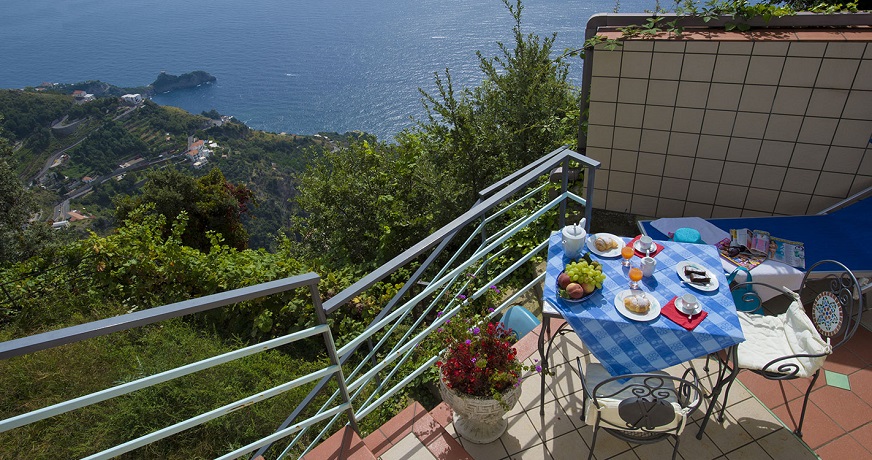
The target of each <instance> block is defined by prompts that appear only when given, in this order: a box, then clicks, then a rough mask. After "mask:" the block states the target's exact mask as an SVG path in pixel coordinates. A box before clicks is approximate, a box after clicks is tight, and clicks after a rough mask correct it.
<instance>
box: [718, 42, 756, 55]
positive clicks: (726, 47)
mask: <svg viewBox="0 0 872 460" xmlns="http://www.w3.org/2000/svg"><path fill="white" fill-rule="evenodd" d="M753 48H754V42H751V41H747V42H727V41H724V42H721V44H720V46H719V47H718V54H741V55H743V56H747V55H749V54H751V50H752V49H753Z"/></svg>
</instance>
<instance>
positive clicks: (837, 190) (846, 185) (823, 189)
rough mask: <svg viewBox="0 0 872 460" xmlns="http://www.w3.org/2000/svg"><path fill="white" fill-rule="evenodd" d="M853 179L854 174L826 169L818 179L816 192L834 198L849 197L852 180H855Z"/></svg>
mask: <svg viewBox="0 0 872 460" xmlns="http://www.w3.org/2000/svg"><path fill="white" fill-rule="evenodd" d="M853 180H854V175H853V174H842V173H834V172H826V171H824V172H822V173H821V175H820V178H819V179H818V183H817V187H815V189H814V194H815V195H820V196H829V197H834V198H847V197H848V193H849V192H850V191H851V182H853Z"/></svg>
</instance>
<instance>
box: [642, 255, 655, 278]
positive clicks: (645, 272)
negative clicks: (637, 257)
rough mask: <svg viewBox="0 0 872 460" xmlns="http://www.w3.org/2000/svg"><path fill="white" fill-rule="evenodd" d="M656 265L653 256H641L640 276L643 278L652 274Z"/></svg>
mask: <svg viewBox="0 0 872 460" xmlns="http://www.w3.org/2000/svg"><path fill="white" fill-rule="evenodd" d="M656 266H657V260H655V259H654V258H653V257H643V258H642V276H644V277H645V278H648V277H650V276H651V275H653V274H654V268H655V267H656Z"/></svg>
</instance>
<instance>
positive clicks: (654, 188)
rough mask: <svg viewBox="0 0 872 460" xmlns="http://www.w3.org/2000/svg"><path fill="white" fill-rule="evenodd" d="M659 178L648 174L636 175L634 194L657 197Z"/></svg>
mask: <svg viewBox="0 0 872 460" xmlns="http://www.w3.org/2000/svg"><path fill="white" fill-rule="evenodd" d="M660 181H661V178H660V176H652V175H648V174H636V182H635V184H634V185H633V193H634V194H637V195H638V194H640V193H641V194H642V195H648V196H655V197H656V196H658V195H659V194H660Z"/></svg>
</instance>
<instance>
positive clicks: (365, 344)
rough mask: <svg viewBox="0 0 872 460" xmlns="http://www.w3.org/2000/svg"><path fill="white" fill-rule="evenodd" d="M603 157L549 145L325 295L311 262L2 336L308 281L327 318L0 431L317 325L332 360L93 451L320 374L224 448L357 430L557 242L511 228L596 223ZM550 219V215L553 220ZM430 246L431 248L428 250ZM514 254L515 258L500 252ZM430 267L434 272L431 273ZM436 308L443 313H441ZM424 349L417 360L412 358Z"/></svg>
mask: <svg viewBox="0 0 872 460" xmlns="http://www.w3.org/2000/svg"><path fill="white" fill-rule="evenodd" d="M571 162H572V163H574V164H575V165H579V166H580V167H581V168H583V169H584V179H585V182H586V189H585V193H584V194H585V197H584V198H583V197H581V196H579V195H578V194H576V193H574V192H573V191H572V190H571V189H570V184H569V180H568V174H569V167H570V165H571ZM557 167H562V175H561V176H560V177H561V181H560V185H559V189H560V191H559V193H554V194H553V195H555V196H553V197H551V198H548V192H549V189H550V188H554V187H555V186H553V185H552V186H549V180H548V178H549V175H550V174H551V173H552V171H553V170H555V168H557ZM598 167H599V163H598V162H597V161H595V160H592V159H590V158H587V157H585V156H583V155H580V154H578V153H576V152H573V151H571V150H569V149H567V148H565V147H563V148H560V149H557V150H555V151H553V152H551V153H550V154H548V155H546V156H544V157H542V158H541V159H539V160H537V161H536V162H534V163H532V164H530V165H528V166H527V167H525V168H523V169H521V170H519V171H517V172H515V173H514V174H512V175H510V176H507V177H506V178H505V179H503V180H501V181H500V182H498V183H496V184H494V185H493V186H491V187H489V188H488V189H486V190H484V191H482V192H481V193H480V195H479V196H480V199H479V201H478V202H477V203H476V204H475V205H474V206H473V207H472V208H471V209H470V210H469V211H467V212H466V213H464V214H463V215H461V216H459V217H458V218H456V219H455V220H454V221H452V222H451V223H449V224H448V225H446V226H444V227H443V228H441V229H439V230H438V231H436V232H434V233H433V234H431V235H430V236H428V237H427V238H425V239H424V240H422V241H421V242H419V243H418V244H416V245H415V246H413V247H412V248H409V249H408V250H406V251H404V252H403V253H401V254H399V255H398V256H396V257H395V258H393V259H392V260H390V261H389V262H387V263H386V264H384V265H383V266H381V267H379V268H378V269H376V270H374V271H373V272H372V273H370V274H368V275H366V276H365V277H363V278H362V279H361V280H359V281H357V282H356V283H354V284H352V285H351V286H350V287H348V288H347V289H345V290H343V291H342V292H340V293H338V294H337V295H335V296H333V297H332V298H330V299H329V300H327V301H326V302H324V304H323V305H322V304H321V296H320V294H319V292H318V288H317V286H318V283H319V277H318V275H316V274H314V273H308V274H304V275H298V276H294V277H290V278H286V279H282V280H277V281H273V282H269V283H263V284H259V285H256V286H251V287H247V288H242V289H236V290H233V291H228V292H224V293H219V294H213V295H210V296H206V297H202V298H199V299H192V300H187V301H183V302H178V303H174V304H170V305H165V306H161V307H156V308H152V309H148V310H143V311H138V312H135V313H130V314H126V315H121V316H117V317H114V318H109V319H105V320H101V321H95V322H91V323H87V324H83V325H79V326H74V327H69V328H65V329H60V330H57V331H52V332H47V333H43V334H37V335H33V336H30V337H25V338H22V339H16V340H11V341H8V342H3V343H0V359H7V358H11V357H14V356H20V355H25V354H28V353H33V352H36V351H39V350H45V349H49V348H53V347H57V346H60V345H64V344H69V343H73V342H78V341H81V340H85V339H88V338H93V337H99V336H105V335H108V334H111V333H114V332H119V331H124V330H129V329H133V328H137V327H141V326H145V325H149V324H154V323H156V322H159V321H164V320H167V319H171V318H178V317H182V316H186V315H191V314H194V313H199V312H205V311H209V310H213V309H217V308H221V307H224V306H228V305H231V304H234V303H238V302H243V301H248V300H253V299H258V298H262V297H266V296H269V295H273V294H277V293H282V292H285V291H289V290H293V289H298V288H306V287H308V289H309V290H310V293H311V297H312V306H313V308H314V309H315V313H316V316H317V319H318V321H317V325H316V326H314V327H311V328H308V329H305V330H302V331H298V332H295V333H293V334H288V335H285V336H282V337H278V338H275V339H272V340H269V341H266V342H263V343H258V344H255V345H252V346H248V347H244V348H241V349H238V350H234V351H232V352H228V353H225V354H222V355H219V356H214V357H211V358H208V359H204V360H201V361H197V362H195V363H192V364H188V365H185V366H182V367H178V368H175V369H171V370H168V371H165V372H162V373H159V374H155V375H151V376H148V377H144V378H141V379H138V380H135V381H132V382H128V383H124V384H121V385H117V386H115V387H112V388H108V389H106V390H102V391H98V392H96V393H92V394H89V395H86V396H82V397H79V398H75V399H71V400H68V401H64V402H62V403H59V404H55V405H52V406H49V407H45V408H42V409H38V410H35V411H31V412H28V413H25V414H21V415H17V416H14V417H11V418H7V419H5V420H0V432H4V431H8V430H12V429H15V428H17V427H21V426H24V425H27V424H30V423H34V422H37V421H40V420H44V419H47V418H49V417H53V416H55V415H58V414H62V413H65V412H69V411H73V410H75V409H78V408H82V407H85V406H88V405H92V404H97V403H99V402H101V401H106V400H108V399H111V398H114V397H116V396H120V395H124V394H128V393H131V392H134V391H137V390H140V389H143V388H148V387H150V386H153V385H156V384H159V383H162V382H166V381H170V380H172V379H176V378H179V377H181V376H184V375H188V374H191V373H194V372H197V371H200V370H204V369H208V368H210V367H214V366H217V365H219V364H222V363H226V362H229V361H233V360H236V359H240V358H242V357H245V356H249V355H252V354H255V353H259V352H262V351H266V350H271V349H274V348H276V347H279V346H282V345H286V344H289V343H292V342H296V341H299V340H304V339H307V338H310V337H313V336H317V335H321V337H322V339H323V341H324V344H325V349H326V353H327V355H328V358H329V365H328V366H327V367H324V368H323V369H319V370H317V371H315V372H311V373H308V374H306V375H303V376H300V377H299V378H296V379H295V380H292V381H289V382H286V383H283V384H280V385H278V386H275V387H273V388H271V389H268V390H266V391H262V392H260V393H257V394H254V395H251V396H249V397H246V398H243V399H240V400H238V401H235V402H233V403H230V404H227V405H225V406H222V407H219V408H216V409H214V410H211V411H209V412H206V413H203V414H200V415H197V416H195V417H192V418H190V419H187V420H184V421H182V422H179V423H176V424H174V425H172V426H169V427H166V428H163V429H160V430H157V431H155V432H153V433H150V434H147V435H145V436H141V437H139V438H137V439H134V440H131V441H128V442H126V443H123V444H121V445H118V446H115V447H112V448H109V449H107V450H104V451H102V452H99V453H96V454H94V455H92V456H90V457H88V458H95V459H96V458H110V457H113V456H117V455H119V454H122V453H124V452H129V451H131V450H134V449H136V448H138V447H141V446H144V445H146V444H148V443H151V442H154V441H157V440H160V439H163V438H165V437H168V436H171V435H173V434H175V433H179V432H181V431H183V430H186V429H188V428H191V427H194V426H197V425H200V424H203V423H205V422H207V421H209V420H213V419H215V418H218V417H221V416H223V415H226V414H229V413H230V412H233V411H236V410H240V409H242V408H244V407H247V406H249V405H251V404H255V403H257V402H259V401H262V400H265V399H268V398H271V397H273V396H276V395H278V394H281V393H283V392H286V391H288V390H290V389H292V388H296V387H299V386H301V385H306V384H314V383H315V382H317V384H315V385H314V388H312V390H311V391H310V392H309V394H308V395H307V396H306V397H305V398H303V400H302V401H300V402H299V404H298V405H297V407H296V409H295V410H294V412H293V413H292V414H291V415H290V416H289V417H288V419H287V420H285V422H284V423H282V424H281V425H280V426H278V427H277V428H276V430H275V431H274V432H273V433H272V434H270V435H269V436H267V437H264V438H262V439H260V440H258V441H255V442H252V443H250V444H248V445H245V446H243V447H240V448H238V449H236V450H234V451H232V452H229V453H227V454H226V455H224V456H222V457H221V458H222V459H223V458H237V457H239V456H243V455H246V454H249V453H252V452H254V451H256V453H255V455H259V454H262V453H264V452H266V451H267V449H268V448H270V447H273V449H274V450H277V449H275V446H274V443H276V442H277V441H280V440H283V439H284V438H287V437H289V436H291V435H294V434H296V436H295V437H294V438H293V439H292V440H291V441H290V442H289V443H288V444H287V446H285V447H284V448H282V451H281V453H280V454H278V457H279V458H283V457H285V456H287V455H289V454H290V453H291V452H292V451H293V452H294V454H295V455H296V454H299V455H304V454H305V453H306V452H308V451H310V450H311V449H312V448H313V447H314V446H315V445H317V443H318V442H320V440H322V439H324V437H325V436H327V435H328V434H329V433H330V432H332V431H335V429H336V423H337V422H338V421H340V420H342V419H344V422H343V424H344V423H348V424H349V425H350V426H351V427H352V428H353V429H355V430H356V431H359V429H358V426H357V422H358V420H360V419H363V418H364V417H367V416H368V415H370V414H372V413H373V412H374V411H375V410H376V409H377V408H379V406H381V405H382V404H384V403H385V402H386V401H389V400H391V398H394V397H396V396H397V395H399V394H401V392H402V391H403V389H404V388H405V387H406V386H408V385H409V384H410V383H412V382H414V381H415V380H416V379H419V378H420V377H421V376H422V375H423V374H424V373H425V372H427V370H429V369H432V367H433V364H434V363H435V361H436V360H437V356H431V357H424V358H423V359H421V357H420V356H417V357H415V351H416V349H417V347H418V346H419V345H421V344H422V343H424V341H425V340H426V339H427V338H428V337H429V336H430V335H431V334H432V333H433V332H434V331H436V330H437V329H438V328H439V327H441V326H442V325H444V324H445V323H446V322H447V321H449V320H450V319H451V318H452V317H454V316H455V315H456V314H457V313H458V312H460V311H461V309H462V308H463V307H464V306H465V305H466V304H468V303H469V302H470V301H472V300H474V299H476V298H478V297H480V296H482V295H484V294H485V293H486V292H487V291H488V289H489V288H490V286H492V285H496V284H498V283H500V282H502V281H504V280H505V279H506V278H508V277H509V276H511V275H512V274H513V273H514V272H515V271H516V270H517V269H518V268H520V267H522V266H524V265H525V264H527V263H528V262H530V261H531V260H533V259H534V258H535V257H537V255H538V256H544V253H545V251H546V249H547V236H545V237H543V238H542V241H541V243H539V244H536V245H534V246H533V247H531V248H530V249H529V250H527V251H526V252H523V253H518V251H514V252H512V251H511V250H510V249H511V242H512V241H513V237H515V236H516V235H518V233H519V232H522V231H525V229H530V228H538V229H540V230H543V229H544V231H546V232H547V230H548V229H554V228H559V227H562V226H563V225H564V220H565V216H566V210H567V203H568V202H570V201H572V202H576V203H578V204H579V205H580V206H583V207H584V212H585V215H586V216H587V222H588V223H589V222H590V221H591V219H590V217H591V210H592V207H591V205H590V201H589V200H590V199H591V197H592V195H593V184H594V175H595V172H596V169H597V168H598ZM543 219H545V220H547V221H546V222H543ZM548 219H551V220H548ZM588 225H589V224H588ZM494 226H499V228H497V229H495V230H493V231H492V232H491V233H490V234H489V233H488V231H487V230H488V229H489V228H490V227H494ZM458 236H463V237H465V239H464V241H463V242H462V243H460V244H456V248H452V249H453V250H452V251H451V252H450V253H449V252H448V251H447V249H448V248H449V246H451V243H452V241H453V240H454V239H455V238H457V237H458ZM424 254H427V256H426V258H424V260H423V261H422V260H421V259H422V257H423V256H424ZM506 257H509V258H510V260H502V259H505V258H506ZM543 258H544V257H543ZM497 261H499V263H497ZM412 263H415V264H418V263H420V265H419V266H418V267H417V269H416V270H415V272H414V274H413V275H412V276H410V277H409V278H408V279H407V280H405V281H404V283H403V285H402V287H401V288H399V289H398V292H397V293H396V294H395V295H394V296H393V297H392V298H391V300H390V301H388V302H387V303H386V304H385V305H384V307H383V308H382V310H381V311H380V312H379V313H378V314H377V315H376V316H375V318H374V320H373V321H372V323H371V324H370V325H369V326H368V327H367V328H366V329H365V330H364V331H363V332H362V333H361V334H359V335H357V336H356V337H354V338H352V339H350V340H349V341H348V343H345V344H341V345H340V346H339V348H338V349H337V348H336V345H335V344H334V341H333V340H334V339H333V333H332V331H331V329H330V327H329V325H328V321H327V318H328V315H330V314H331V313H332V312H335V311H336V310H337V309H339V308H341V307H343V306H344V305H346V304H348V303H349V302H350V301H352V299H354V298H355V297H357V296H359V295H362V294H364V293H365V292H366V291H367V290H368V289H370V288H371V287H373V286H374V285H376V284H377V283H379V282H382V281H384V280H386V279H388V278H390V277H394V276H396V275H397V273H398V272H399V271H400V270H401V269H407V268H408V267H409V266H410V264H412ZM494 269H495V270H494ZM491 271H493V273H492V274H491V273H490V272H491ZM543 277H544V275H540V276H538V277H533V279H531V280H529V281H528V282H527V283H526V284H525V285H524V286H523V287H522V288H520V289H519V290H518V291H517V292H515V293H514V294H513V295H512V296H510V297H509V298H507V299H505V300H504V301H503V302H502V304H501V305H499V306H498V307H497V308H495V309H494V311H493V312H490V313H489V317H490V318H493V317H496V316H497V315H499V314H500V313H501V312H502V311H503V310H504V309H505V308H507V307H508V306H509V305H511V304H512V303H513V302H515V301H516V299H517V298H518V297H519V296H521V295H523V294H524V293H525V292H527V291H529V290H530V289H533V288H534V287H535V286H536V285H537V284H539V283H541V281H542V278H543ZM425 278H426V282H422V280H423V279H425ZM392 282H395V280H392ZM459 293H467V294H468V297H467V298H466V299H465V300H463V299H461V298H459V296H458V294H459ZM437 310H438V311H441V312H442V314H440V315H436V314H435V313H436V311H437ZM352 357H353V359H352ZM416 358H417V359H418V361H415V362H413V360H414V359H416ZM343 367H348V368H349V369H351V370H350V372H347V373H346V372H345V371H344V370H343ZM352 367H353V368H352ZM331 379H333V380H335V382H336V389H335V390H334V391H332V393H331V394H330V396H329V398H327V400H326V402H324V403H323V404H322V405H321V406H320V407H318V409H317V410H316V411H314V412H315V413H314V415H310V416H309V417H308V418H306V419H304V420H298V419H299V418H301V417H302V414H303V413H304V412H306V413H308V414H311V413H312V411H313V410H312V409H310V408H309V406H310V405H312V404H313V402H314V401H315V400H316V396H318V395H321V394H324V389H325V388H326V386H327V383H328V382H329V381H330V380H331ZM343 415H344V417H343ZM319 427H320V428H321V430H320V432H318V433H317V435H312V434H311V433H308V432H309V431H310V430H312V429H313V428H315V429H317V428H319ZM306 436H308V437H309V438H310V439H313V441H311V442H310V443H309V444H308V445H305V446H304V445H303V444H301V443H302V441H303V440H304V439H306ZM286 442H287V441H286ZM274 450H271V452H272V451H274Z"/></svg>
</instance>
